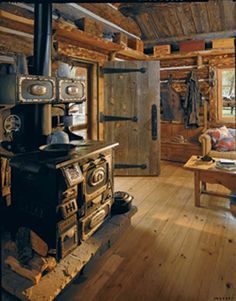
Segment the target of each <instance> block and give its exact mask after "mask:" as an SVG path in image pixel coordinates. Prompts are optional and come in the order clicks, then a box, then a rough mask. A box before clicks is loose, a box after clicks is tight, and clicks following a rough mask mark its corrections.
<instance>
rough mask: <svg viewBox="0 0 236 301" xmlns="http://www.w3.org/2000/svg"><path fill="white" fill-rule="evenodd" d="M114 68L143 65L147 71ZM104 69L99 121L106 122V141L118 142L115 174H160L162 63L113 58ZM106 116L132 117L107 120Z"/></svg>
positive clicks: (135, 67)
mask: <svg viewBox="0 0 236 301" xmlns="http://www.w3.org/2000/svg"><path fill="white" fill-rule="evenodd" d="M111 68H113V70H117V69H121V68H122V69H126V71H127V69H140V68H144V69H145V70H144V71H145V72H144V73H143V72H122V73H112V72H113V71H112V70H111ZM103 70H104V71H103V74H104V94H105V105H104V115H105V116H103V115H102V114H101V115H100V121H101V122H104V130H105V140H106V141H114V142H119V146H118V147H117V148H116V149H115V167H119V168H118V169H117V168H116V169H115V175H159V173H160V117H159V116H160V86H159V82H160V80H159V62H157V61H153V62H141V61H129V62H123V61H114V62H108V63H106V65H105V66H104V69H103ZM142 70H143V69H142ZM114 72H115V71H114ZM106 116H121V117H132V118H133V120H126V121H124V120H122V121H121V120H117V121H106V119H109V117H106ZM136 118H137V121H135V120H136ZM123 164H124V165H127V166H126V168H125V166H123ZM132 165H133V167H132ZM123 167H124V168H123ZM127 167H128V168H127Z"/></svg>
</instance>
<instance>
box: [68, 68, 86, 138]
mask: <svg viewBox="0 0 236 301" xmlns="http://www.w3.org/2000/svg"><path fill="white" fill-rule="evenodd" d="M70 77H73V78H78V79H80V80H81V81H83V82H84V84H85V87H86V89H85V96H86V101H85V102H83V103H82V104H71V106H70V114H71V115H72V116H73V125H72V130H74V132H76V134H78V135H80V136H83V137H84V139H86V138H88V137H87V134H88V133H87V132H88V68H87V67H81V66H74V67H72V68H71V74H70Z"/></svg>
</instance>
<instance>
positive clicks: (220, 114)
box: [217, 67, 236, 123]
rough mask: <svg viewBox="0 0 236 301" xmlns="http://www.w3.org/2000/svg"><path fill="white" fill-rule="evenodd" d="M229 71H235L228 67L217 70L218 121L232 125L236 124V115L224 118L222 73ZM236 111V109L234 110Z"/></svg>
mask: <svg viewBox="0 0 236 301" xmlns="http://www.w3.org/2000/svg"><path fill="white" fill-rule="evenodd" d="M227 70H235V68H234V67H227V68H218V70H217V83H218V85H217V86H218V87H217V90H218V91H217V92H218V93H217V108H218V110H217V114H218V120H219V122H225V123H232V122H235V115H236V114H235V115H234V116H232V117H231V116H223V97H222V73H223V71H227ZM234 110H235V111H236V107H235V109H234Z"/></svg>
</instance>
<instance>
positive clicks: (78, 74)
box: [55, 61, 91, 139]
mask: <svg viewBox="0 0 236 301" xmlns="http://www.w3.org/2000/svg"><path fill="white" fill-rule="evenodd" d="M90 73H91V66H90V65H89V64H86V63H78V62H76V65H72V64H67V63H64V62H61V61H58V62H57V69H56V72H55V74H56V75H57V76H59V77H68V78H78V79H79V80H81V81H82V82H84V84H85V96H86V101H84V102H83V103H81V104H76V103H71V104H70V105H69V106H70V109H69V114H70V115H72V116H73V121H72V126H71V127H70V129H71V131H73V132H74V133H75V134H77V135H80V136H82V137H83V138H84V139H88V138H90V137H88V133H89V116H88V115H89V114H88V113H89V112H88V108H89V103H90V94H91V93H90V91H89V89H90V82H89V78H90Z"/></svg>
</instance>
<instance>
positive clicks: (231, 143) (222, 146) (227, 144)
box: [215, 137, 236, 152]
mask: <svg viewBox="0 0 236 301" xmlns="http://www.w3.org/2000/svg"><path fill="white" fill-rule="evenodd" d="M215 149H216V150H217V151H219V152H228V151H235V150H236V143H235V138H234V137H227V138H222V139H220V140H219V141H218V143H217V144H216V145H215Z"/></svg>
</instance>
